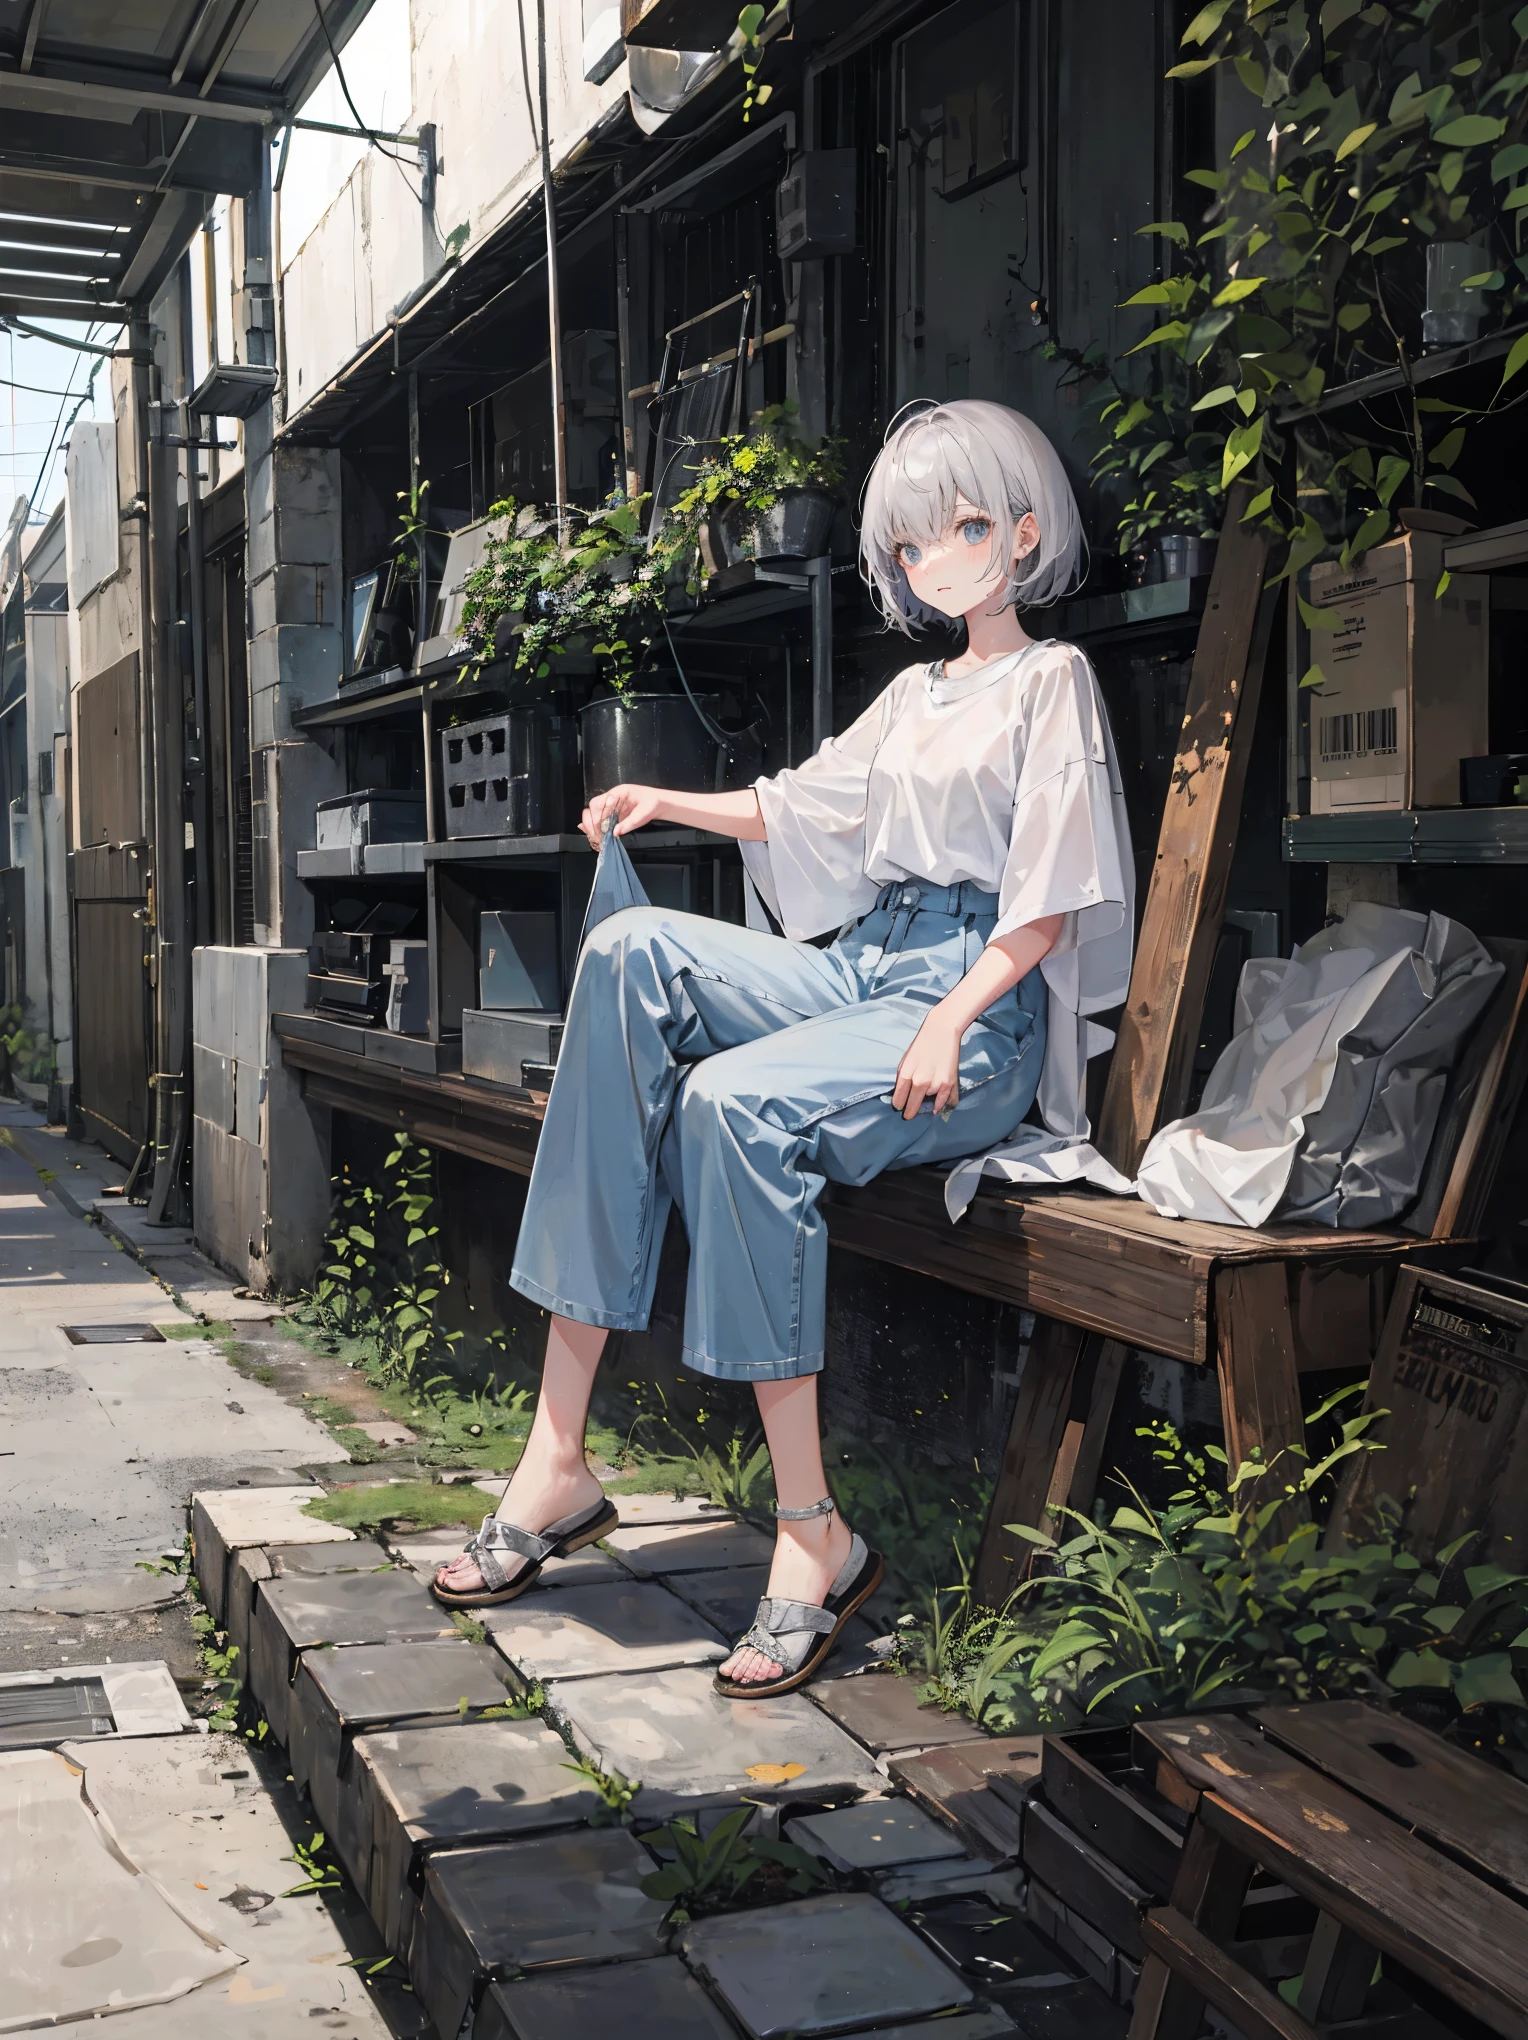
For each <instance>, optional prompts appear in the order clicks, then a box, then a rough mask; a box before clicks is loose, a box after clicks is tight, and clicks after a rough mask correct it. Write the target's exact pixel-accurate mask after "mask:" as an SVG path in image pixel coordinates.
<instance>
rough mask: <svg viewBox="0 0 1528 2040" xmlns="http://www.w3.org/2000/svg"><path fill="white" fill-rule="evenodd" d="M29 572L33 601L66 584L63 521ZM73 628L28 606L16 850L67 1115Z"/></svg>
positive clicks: (45, 1028)
mask: <svg viewBox="0 0 1528 2040" xmlns="http://www.w3.org/2000/svg"><path fill="white" fill-rule="evenodd" d="M25 571H26V589H27V600H28V603H29V604H30V602H31V601H32V600H33V591H34V590H35V589H37V588H39V587H41V586H43V585H44V584H46V585H49V586H52V585H56V584H57V583H59V582H61V581H62V580H63V579H64V574H65V564H64V529H63V520H62V518H60V519H59V520H58V522H57V523H56V524H53V525H50V526H48V527H45V529H44V531H43V533H42V536H41V537H40V538H39V539H38V540H37V542H36V543H35V544H34V546H33V547H32V550H31V553H30V554H29V555H28V558H27V562H26V570H25ZM69 623H70V619H69V616H68V614H67V612H64V611H58V610H47V611H33V610H31V609H30V608H29V609H28V613H27V618H26V654H27V710H26V713H27V812H26V814H25V816H24V817H22V816H13V818H12V837H13V847H14V849H15V851H17V852H19V853H20V854H19V856H18V858H17V861H18V862H19V863H20V864H21V865H22V866H23V868H24V869H25V871H26V917H27V928H26V958H27V968H26V1003H27V1023H28V1025H29V1026H30V1027H31V1028H32V1030H33V1031H34V1032H36V1033H40V1034H43V1035H45V1036H46V1037H47V1038H48V1039H49V1040H51V1041H52V1043H53V1054H54V1060H55V1062H56V1064H57V1069H58V1075H57V1082H58V1085H59V1087H60V1089H59V1093H58V1095H57V1096H56V1097H55V1099H54V1100H53V1103H54V1104H55V1105H56V1107H57V1109H58V1111H59V1113H60V1115H61V1116H65V1117H67V1114H68V1106H69V1092H70V1089H71V1087H72V1085H73V1082H74V1020H73V1010H74V1008H73V984H72V978H71V970H70V943H69V886H68V877H69V874H68V864H67V861H66V860H67V857H68V852H69V848H70V846H69V842H68V839H67V834H66V828H65V824H66V819H67V815H68V792H69V786H68V770H69V644H70V629H69ZM44 760H46V766H44V762H43V761H44ZM45 775H46V777H45ZM45 784H46V786H47V789H48V790H47V791H46V792H45V791H44V785H45ZM18 823H19V824H20V827H19V829H18V826H17V825H18Z"/></svg>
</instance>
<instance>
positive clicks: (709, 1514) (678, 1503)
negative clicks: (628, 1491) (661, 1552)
mask: <svg viewBox="0 0 1528 2040" xmlns="http://www.w3.org/2000/svg"><path fill="white" fill-rule="evenodd" d="M610 1499H611V1501H613V1502H614V1503H615V1505H616V1507H617V1508H618V1509H619V1510H620V1512H621V1528H622V1529H623V1530H636V1529H641V1528H643V1527H645V1526H646V1525H649V1524H652V1523H734V1522H736V1521H737V1518H736V1517H735V1516H734V1515H733V1513H732V1511H731V1510H730V1509H724V1508H723V1507H722V1506H721V1504H720V1503H719V1502H713V1501H711V1500H710V1499H709V1498H708V1497H706V1496H705V1495H618V1494H617V1495H612V1496H611V1497H610Z"/></svg>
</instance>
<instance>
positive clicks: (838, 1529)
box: [720, 1512, 850, 1686]
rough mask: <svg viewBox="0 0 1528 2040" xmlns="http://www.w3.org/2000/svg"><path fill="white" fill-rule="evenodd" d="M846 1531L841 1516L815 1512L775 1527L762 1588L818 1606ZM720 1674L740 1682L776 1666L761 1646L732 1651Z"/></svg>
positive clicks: (763, 1676) (845, 1552) (840, 1563)
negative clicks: (801, 1520) (771, 1558)
mask: <svg viewBox="0 0 1528 2040" xmlns="http://www.w3.org/2000/svg"><path fill="white" fill-rule="evenodd" d="M849 1544H850V1535H849V1531H848V1529H847V1527H846V1526H845V1524H844V1522H843V1519H842V1518H841V1517H840V1516H839V1515H838V1514H837V1513H836V1512H835V1513H834V1514H833V1515H831V1516H813V1517H810V1518H809V1519H808V1520H807V1521H806V1522H804V1523H780V1524H777V1525H776V1528H775V1556H774V1563H773V1564H772V1565H771V1566H770V1568H769V1585H768V1586H767V1587H766V1588H765V1592H766V1593H767V1594H768V1595H769V1596H770V1598H771V1599H772V1600H782V1601H805V1602H806V1603H807V1605H808V1606H809V1607H813V1608H820V1607H821V1606H822V1604H823V1602H824V1601H825V1600H826V1599H827V1597H828V1591H829V1589H830V1588H831V1587H832V1585H833V1582H834V1580H835V1579H837V1577H838V1575H839V1573H840V1572H841V1571H842V1570H843V1567H844V1563H845V1561H846V1560H847V1558H848V1556H849ZM720 1671H721V1676H722V1677H723V1678H724V1679H731V1680H733V1681H734V1682H735V1683H736V1684H737V1685H740V1686H753V1685H757V1684H759V1683H760V1682H761V1681H768V1680H770V1679H777V1678H779V1676H780V1667H779V1666H778V1665H777V1664H776V1663H775V1661H774V1659H773V1658H767V1657H765V1655H764V1654H763V1652H762V1651H757V1650H752V1649H749V1650H735V1651H734V1652H733V1653H732V1655H731V1657H730V1658H728V1660H727V1662H726V1663H725V1664H724V1665H722V1666H721V1667H720Z"/></svg>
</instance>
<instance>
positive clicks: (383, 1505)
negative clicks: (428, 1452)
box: [303, 1480, 493, 1530]
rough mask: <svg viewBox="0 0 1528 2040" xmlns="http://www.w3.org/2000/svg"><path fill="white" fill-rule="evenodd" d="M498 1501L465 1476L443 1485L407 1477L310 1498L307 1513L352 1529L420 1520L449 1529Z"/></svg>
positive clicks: (424, 1527) (423, 1525)
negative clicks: (451, 1484)
mask: <svg viewBox="0 0 1528 2040" xmlns="http://www.w3.org/2000/svg"><path fill="white" fill-rule="evenodd" d="M492 1507H493V1503H492V1500H491V1498H490V1497H489V1496H487V1495H485V1494H484V1493H483V1491H482V1490H481V1488H475V1487H473V1486H472V1485H471V1483H470V1482H467V1481H463V1482H461V1483H460V1484H458V1485H455V1486H452V1487H445V1486H440V1487H437V1486H436V1485H435V1484H434V1483H433V1482H431V1481H423V1480H401V1481H397V1482H392V1481H389V1482H386V1483H385V1484H382V1485H379V1486H373V1487H343V1488H336V1489H335V1490H334V1492H333V1493H332V1494H327V1495H322V1496H320V1497H319V1499H318V1500H317V1501H312V1502H309V1503H308V1504H307V1506H306V1508H305V1509H304V1510H303V1514H304V1515H305V1516H316V1517H317V1518H318V1519H319V1521H320V1522H322V1523H340V1524H343V1525H344V1527H345V1528H346V1529H347V1530H377V1529H380V1528H382V1527H383V1525H385V1524H389V1523H415V1524H417V1525H418V1526H419V1528H420V1529H421V1530H443V1529H444V1528H445V1527H446V1525H447V1524H448V1523H470V1524H477V1523H480V1522H481V1521H482V1519H483V1517H484V1516H486V1515H487V1514H488V1513H489V1511H490V1509H491V1508H492Z"/></svg>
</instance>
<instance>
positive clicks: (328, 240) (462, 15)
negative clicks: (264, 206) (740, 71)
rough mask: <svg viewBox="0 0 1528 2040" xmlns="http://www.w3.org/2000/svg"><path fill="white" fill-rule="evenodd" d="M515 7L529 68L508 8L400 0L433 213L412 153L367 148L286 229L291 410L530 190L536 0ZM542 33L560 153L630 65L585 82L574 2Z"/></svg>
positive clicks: (550, 16) (414, 118) (556, 2)
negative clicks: (306, 227)
mask: <svg viewBox="0 0 1528 2040" xmlns="http://www.w3.org/2000/svg"><path fill="white" fill-rule="evenodd" d="M525 11H526V23H527V31H528V33H527V45H528V47H529V49H530V53H531V62H532V68H531V75H530V76H529V78H527V77H526V76H525V74H524V70H523V67H522V64H521V55H520V26H519V17H518V13H517V10H516V8H515V7H514V6H508V7H506V6H502V5H499V4H496V0H410V6H409V41H410V48H409V50H408V52H407V62H408V64H409V67H410V70H411V74H412V79H413V112H412V115H411V117H410V119H409V121H408V123H407V126H408V131H409V132H411V133H412V132H417V131H418V129H419V127H420V126H421V125H422V124H423V123H426V122H431V123H433V124H434V127H435V130H436V151H437V157H438V170H437V176H436V183H435V205H434V212H433V215H428V216H427V215H426V214H424V213H423V212H422V210H421V207H420V204H419V200H418V198H417V197H416V195H415V193H416V191H417V189H418V186H419V176H418V172H417V170H416V169H415V167H414V165H413V163H412V160H407V159H408V157H409V152H408V151H407V150H403V151H401V152H400V153H401V154H403V155H404V157H405V158H406V160H405V162H404V163H403V164H401V165H400V164H398V163H394V162H391V161H389V160H388V158H387V157H386V156H385V155H383V154H382V153H380V152H379V151H376V150H373V151H371V152H370V153H369V154H368V155H366V156H365V157H364V158H363V159H362V161H361V162H360V163H359V164H358V165H357V166H356V167H355V169H354V170H353V171H352V172H351V173H350V175H349V176H348V177H347V179H346V180H345V183H344V184H343V186H342V187H341V188H340V189H339V190H338V191H337V192H336V194H335V196H334V198H333V201H332V202H331V203H330V205H329V207H328V209H327V211H325V212H324V214H323V216H322V218H321V219H320V220H319V222H318V225H317V226H316V227H314V228H313V230H312V231H311V232H310V233H308V234H307V235H306V237H305V238H304V239H303V241H302V244H301V246H300V247H293V246H290V245H288V242H287V240H286V239H285V237H284V238H283V244H282V263H283V269H282V311H281V319H282V329H283V334H284V350H285V351H284V361H285V370H286V374H285V400H286V407H287V416H288V418H291V417H294V416H295V415H296V414H297V413H298V412H299V411H301V409H302V407H303V406H304V405H305V404H307V403H309V402H311V401H312V399H313V398H314V397H315V396H316V395H317V394H318V393H319V391H320V390H322V389H323V387H324V386H325V384H326V383H328V382H329V381H330V380H331V379H332V378H333V377H334V376H335V375H336V374H337V373H338V371H339V370H340V369H341V368H342V367H343V366H344V365H345V363H346V362H347V361H349V360H351V359H353V358H354V356H355V355H356V354H358V353H359V352H360V351H361V350H362V349H363V348H364V347H365V346H367V345H368V344H369V343H370V341H371V340H372V339H373V338H374V337H375V336H376V335H377V334H379V333H382V332H384V331H385V330H386V327H387V324H388V321H389V319H390V318H392V317H395V316H396V315H397V313H398V311H399V309H400V308H401V307H402V305H403V304H404V303H405V302H406V301H407V300H408V299H409V298H410V297H411V296H412V295H413V294H414V293H415V292H416V291H418V290H419V289H420V288H421V287H422V286H423V285H425V284H426V283H427V282H428V281H429V280H430V279H431V278H432V277H433V276H434V275H435V274H436V273H437V271H438V270H439V269H440V267H441V265H442V263H443V262H444V260H445V249H446V247H447V246H454V245H456V243H458V242H460V250H459V252H460V255H461V259H462V261H463V262H470V261H471V260H472V255H473V251H474V249H475V248H477V247H478V246H479V245H480V244H481V243H482V242H483V241H484V240H485V239H486V237H487V236H488V235H489V234H491V233H492V232H493V230H494V229H495V228H496V227H498V226H499V225H500V224H502V222H503V221H504V220H506V219H507V218H509V216H510V215H511V214H512V213H513V212H515V211H516V210H517V208H518V207H519V206H521V205H522V204H523V203H524V202H525V200H526V199H527V198H529V197H531V196H532V195H533V194H534V193H535V192H536V191H537V189H538V187H539V184H540V180H541V166H540V159H539V156H538V152H537V144H536V139H535V132H536V131H535V129H534V128H533V124H532V117H531V115H532V108H533V107H534V105H535V100H536V93H537V80H536V74H535V43H534V34H535V10H534V6H533V4H532V0H525ZM547 32H548V56H549V62H548V77H547V95H548V102H549V107H550V112H551V122H550V125H551V131H552V153H553V158H554V160H555V161H561V160H563V159H564V158H565V157H567V156H568V155H569V154H570V153H571V152H572V151H573V150H574V149H575V148H576V147H577V146H578V144H579V142H580V141H581V140H582V138H583V137H584V136H585V135H586V134H587V133H588V132H589V130H590V128H591V127H593V126H594V124H595V123H596V122H597V121H598V120H599V119H600V118H601V116H602V115H603V114H605V113H606V112H608V111H609V109H610V108H611V107H612V106H614V105H616V104H617V103H618V102H619V101H620V99H621V98H623V97H624V95H625V91H626V68H625V66H624V65H621V66H620V67H619V68H618V69H617V70H616V71H615V72H614V74H613V75H612V76H611V77H609V78H608V79H607V80H606V81H605V82H604V83H603V84H602V85H589V84H586V83H585V82H584V79H583V75H582V63H583V57H582V50H583V33H584V30H583V9H582V6H581V4H580V0H551V4H550V5H549V6H548V8H547ZM399 55H400V58H401V57H402V55H403V53H402V52H401V51H400V53H399ZM283 196H285V193H283ZM311 200H312V194H311V193H310V192H308V191H304V192H303V194H302V197H301V202H300V203H299V202H298V201H296V200H294V201H293V205H292V210H293V213H294V216H301V215H303V214H308V215H310V214H311V211H312V203H311ZM463 233H465V240H462V236H463ZM453 237H455V239H453Z"/></svg>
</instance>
